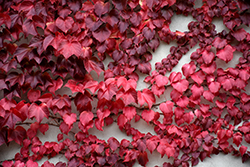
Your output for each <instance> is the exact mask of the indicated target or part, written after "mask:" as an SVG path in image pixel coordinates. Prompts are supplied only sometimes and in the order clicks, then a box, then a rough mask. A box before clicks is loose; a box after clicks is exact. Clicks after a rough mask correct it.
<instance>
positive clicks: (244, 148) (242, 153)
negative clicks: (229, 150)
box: [239, 146, 247, 156]
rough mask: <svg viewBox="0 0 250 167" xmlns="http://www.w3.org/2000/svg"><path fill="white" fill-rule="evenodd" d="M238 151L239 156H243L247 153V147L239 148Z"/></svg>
mask: <svg viewBox="0 0 250 167" xmlns="http://www.w3.org/2000/svg"><path fill="white" fill-rule="evenodd" d="M239 151H240V154H241V156H243V155H244V154H245V153H246V151H247V147H246V146H241V147H240V149H239Z"/></svg>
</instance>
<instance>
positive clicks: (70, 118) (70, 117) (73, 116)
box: [63, 113, 76, 126]
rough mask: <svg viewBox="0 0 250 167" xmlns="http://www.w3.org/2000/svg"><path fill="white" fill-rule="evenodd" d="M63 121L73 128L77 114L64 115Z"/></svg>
mask: <svg viewBox="0 0 250 167" xmlns="http://www.w3.org/2000/svg"><path fill="white" fill-rule="evenodd" d="M63 120H64V122H65V123H66V124H67V125H68V126H72V125H73V123H75V122H76V114H75V113H71V114H64V115H63Z"/></svg>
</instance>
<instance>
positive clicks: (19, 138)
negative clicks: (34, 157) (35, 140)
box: [8, 126, 26, 145]
mask: <svg viewBox="0 0 250 167" xmlns="http://www.w3.org/2000/svg"><path fill="white" fill-rule="evenodd" d="M25 138H26V130H25V129H24V128H23V127H21V126H17V127H16V128H15V129H13V130H11V129H9V132H8V141H9V142H10V141H13V140H14V141H15V142H16V143H17V144H19V145H21V144H22V143H23V140H24V139H25Z"/></svg>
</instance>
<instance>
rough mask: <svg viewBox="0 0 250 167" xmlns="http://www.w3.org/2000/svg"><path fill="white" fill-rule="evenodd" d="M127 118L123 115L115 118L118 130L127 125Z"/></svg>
mask: <svg viewBox="0 0 250 167" xmlns="http://www.w3.org/2000/svg"><path fill="white" fill-rule="evenodd" d="M127 121H128V120H127V118H126V116H125V115H124V114H121V115H119V116H118V118H117V125H118V126H119V128H120V129H122V128H123V127H124V125H125V124H126V123H127Z"/></svg>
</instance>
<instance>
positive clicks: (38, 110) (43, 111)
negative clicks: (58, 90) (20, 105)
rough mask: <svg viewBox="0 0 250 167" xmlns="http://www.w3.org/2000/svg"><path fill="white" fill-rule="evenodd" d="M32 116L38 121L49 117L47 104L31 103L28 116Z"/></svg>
mask: <svg viewBox="0 0 250 167" xmlns="http://www.w3.org/2000/svg"><path fill="white" fill-rule="evenodd" d="M33 117H35V118H36V120H37V121H38V122H39V123H40V122H41V121H42V119H43V118H44V117H46V118H49V109H48V107H47V105H46V104H44V103H41V104H40V105H37V104H36V103H32V104H31V105H30V107H29V118H33Z"/></svg>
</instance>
